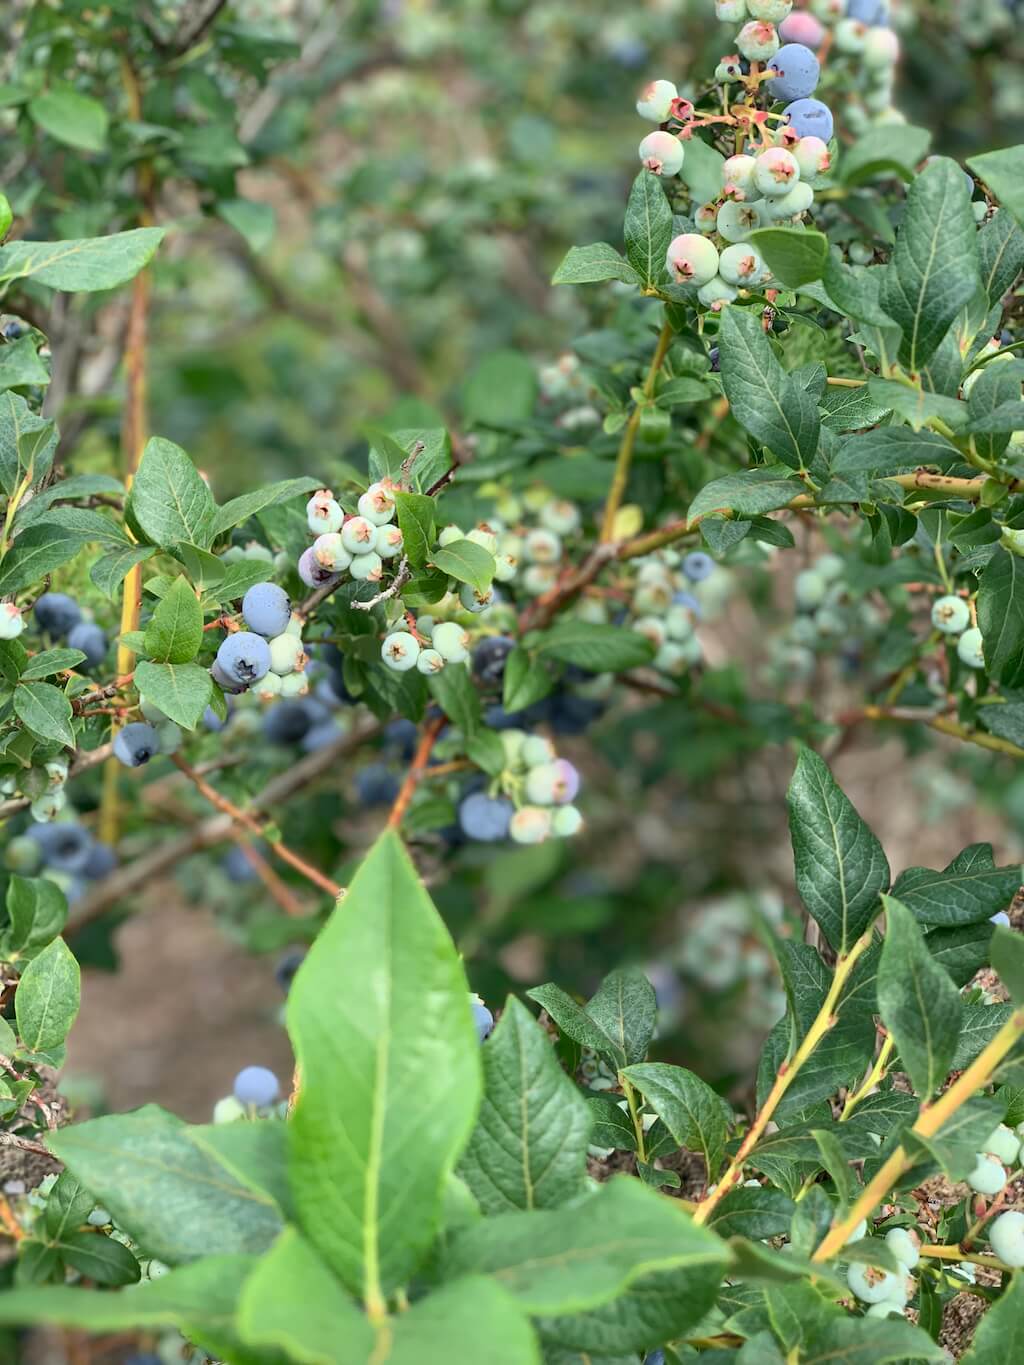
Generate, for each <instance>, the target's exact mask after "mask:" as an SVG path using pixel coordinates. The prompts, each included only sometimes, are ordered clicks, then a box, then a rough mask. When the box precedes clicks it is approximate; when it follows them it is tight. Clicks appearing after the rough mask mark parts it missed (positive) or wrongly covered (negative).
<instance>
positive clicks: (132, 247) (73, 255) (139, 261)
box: [0, 228, 166, 293]
mask: <svg viewBox="0 0 1024 1365" xmlns="http://www.w3.org/2000/svg"><path fill="white" fill-rule="evenodd" d="M165 231H166V229H165V228H133V229H132V230H131V231H130V232H115V233H112V234H111V235H110V236H109V237H86V238H83V239H80V240H75V241H66V242H26V241H20V242H8V244H7V245H6V246H3V247H0V282H2V281H6V280H21V279H31V280H33V281H35V283H36V284H46V285H49V286H50V288H51V289H65V290H68V291H69V292H72V293H88V292H90V291H92V290H95V289H115V288H116V287H117V286H118V285H119V284H124V283H126V281H128V280H130V279H131V278H132V276H133V275H137V274H138V273H139V271H140V270H141V269H142V267H143V266H144V265H145V264H146V263H147V261H148V260H149V259H150V257H151V256H152V255H153V253H154V251H156V249H157V247H158V246H159V245H160V239H161V238H162V237H163V235H164V232H165Z"/></svg>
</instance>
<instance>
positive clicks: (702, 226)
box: [693, 204, 718, 237]
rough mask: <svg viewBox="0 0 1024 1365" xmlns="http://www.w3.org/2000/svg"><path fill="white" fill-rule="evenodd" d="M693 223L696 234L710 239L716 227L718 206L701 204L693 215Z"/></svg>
mask: <svg viewBox="0 0 1024 1365" xmlns="http://www.w3.org/2000/svg"><path fill="white" fill-rule="evenodd" d="M693 221H694V223H695V224H696V227H697V231H698V232H701V233H703V234H704V236H706V237H710V236H711V234H712V233H713V232H715V231H716V230H717V227H718V205H717V204H701V206H700V208H699V209H698V210H697V212H696V213H695V214H694V215H693Z"/></svg>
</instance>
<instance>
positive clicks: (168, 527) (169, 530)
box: [128, 436, 223, 550]
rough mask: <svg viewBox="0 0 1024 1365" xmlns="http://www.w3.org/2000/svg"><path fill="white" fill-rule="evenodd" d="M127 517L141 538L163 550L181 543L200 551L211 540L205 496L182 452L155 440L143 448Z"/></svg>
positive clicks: (210, 501) (212, 514)
mask: <svg viewBox="0 0 1024 1365" xmlns="http://www.w3.org/2000/svg"><path fill="white" fill-rule="evenodd" d="M222 510H223V509H222ZM128 512H129V515H130V516H131V518H132V519H133V520H134V522H135V524H136V525H137V526H138V528H139V530H140V531H141V532H142V534H143V535H144V536H145V538H146V539H147V540H149V541H150V542H151V543H152V544H154V545H159V546H160V547H161V548H162V549H165V550H168V549H173V548H174V546H176V545H177V544H179V542H181V541H187V542H189V543H190V544H192V545H198V546H199V547H200V549H205V548H206V547H207V546H208V545H209V544H210V541H211V539H212V532H213V524H214V517H215V515H216V509H215V507H214V502H213V496H212V494H211V493H210V490H209V489H208V488H207V486H206V484H205V483H204V482H203V480H202V479H201V478H200V477H199V474H198V471H197V470H196V467H195V465H194V464H193V463H192V461H191V460H190V459H189V457H188V456H187V455H186V454H185V452H184V451H183V450H182V449H181V447H180V446H176V445H175V444H174V442H173V441H165V440H164V439H163V438H162V437H160V436H153V437H151V438H150V440H149V441H147V442H146V448H145V450H144V451H143V452H142V461H141V463H140V465H139V472H138V473H137V474H136V476H135V480H134V482H133V483H132V488H131V493H130V494H129V497H128Z"/></svg>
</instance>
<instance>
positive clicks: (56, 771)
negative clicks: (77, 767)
mask: <svg viewBox="0 0 1024 1365" xmlns="http://www.w3.org/2000/svg"><path fill="white" fill-rule="evenodd" d="M161 719H163V717H161ZM70 766H71V765H70V764H69V763H68V760H67V759H66V758H51V759H49V760H48V761H47V762H46V763H44V764H43V772H45V773H46V776H47V779H48V785H49V786H51V787H63V785H64V783H65V782H66V781H67V780H68V772H69V771H70Z"/></svg>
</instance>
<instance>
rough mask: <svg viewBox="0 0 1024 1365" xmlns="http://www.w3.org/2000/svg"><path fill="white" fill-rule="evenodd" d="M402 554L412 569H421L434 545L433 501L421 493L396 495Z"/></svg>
mask: <svg viewBox="0 0 1024 1365" xmlns="http://www.w3.org/2000/svg"><path fill="white" fill-rule="evenodd" d="M395 509H396V514H397V518H398V529H399V530H400V531H401V533H402V553H403V554H404V555H405V557H406V559H407V560H408V561H409V563H410V564H411V565H412V567H413V568H414V569H422V568H424V567H425V566H426V563H427V561H428V560H429V558H430V551H431V549H432V547H433V544H434V499H433V498H428V497H427V496H426V495H425V494H423V493H396V494H395Z"/></svg>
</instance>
